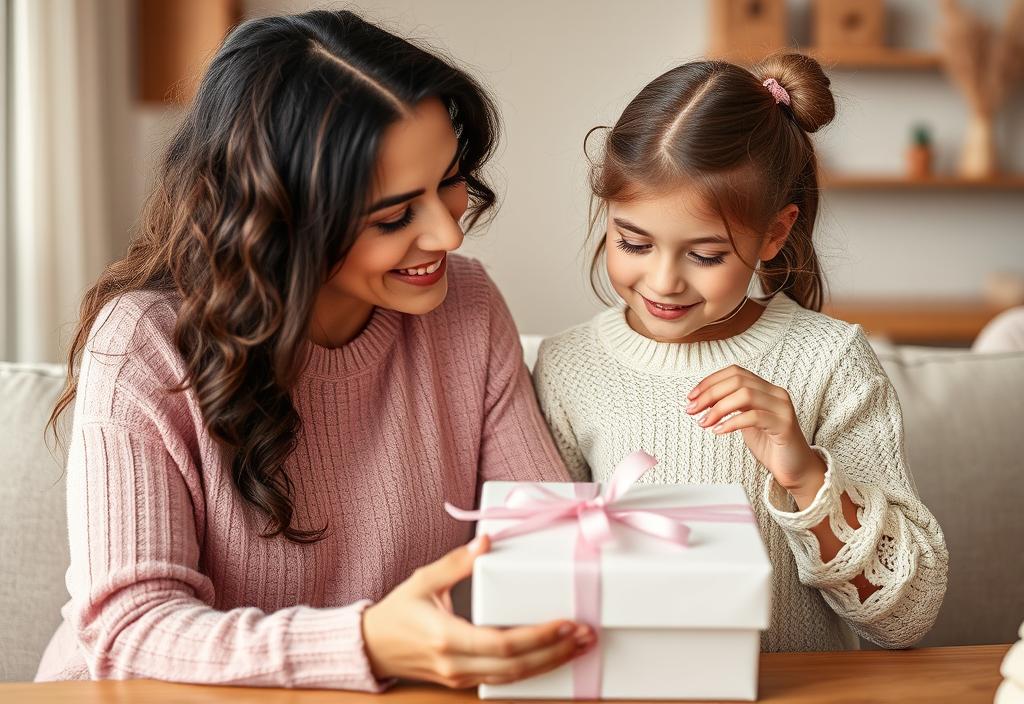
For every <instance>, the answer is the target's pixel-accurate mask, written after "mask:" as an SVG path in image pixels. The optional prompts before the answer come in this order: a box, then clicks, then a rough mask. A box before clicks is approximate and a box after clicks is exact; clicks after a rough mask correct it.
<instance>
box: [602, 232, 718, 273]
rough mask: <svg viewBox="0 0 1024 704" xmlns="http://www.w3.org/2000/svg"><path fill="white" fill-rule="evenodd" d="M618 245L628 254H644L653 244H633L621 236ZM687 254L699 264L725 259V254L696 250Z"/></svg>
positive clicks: (706, 264)
mask: <svg viewBox="0 0 1024 704" xmlns="http://www.w3.org/2000/svg"><path fill="white" fill-rule="evenodd" d="M616 246H617V247H618V248H619V249H621V250H622V251H623V252H626V253H627V254H643V253H644V252H646V251H648V250H649V249H650V248H651V245H649V244H633V243H632V242H627V241H626V240H624V239H623V238H621V237H620V238H619V239H618V241H617V242H616ZM687 256H688V257H689V258H690V261H692V262H693V263H694V264H696V265H697V266H714V265H716V264H721V263H722V262H723V261H724V260H725V254H714V255H711V256H703V255H700V254H697V253H696V252H690V253H689V254H688V255H687Z"/></svg>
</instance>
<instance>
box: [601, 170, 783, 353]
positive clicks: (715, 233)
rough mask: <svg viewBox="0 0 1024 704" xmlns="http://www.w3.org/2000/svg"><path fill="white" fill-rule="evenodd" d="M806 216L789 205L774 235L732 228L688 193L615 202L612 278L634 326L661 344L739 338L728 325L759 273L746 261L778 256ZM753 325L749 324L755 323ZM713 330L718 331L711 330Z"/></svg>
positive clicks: (609, 243) (611, 208)
mask: <svg viewBox="0 0 1024 704" xmlns="http://www.w3.org/2000/svg"><path fill="white" fill-rule="evenodd" d="M797 214H798V210H797V207H796V206H795V205H787V206H786V207H785V208H784V209H783V210H782V211H781V212H780V213H779V218H778V220H777V221H776V222H775V223H774V224H773V225H772V227H771V228H770V230H769V232H768V233H767V235H766V236H762V235H760V234H757V233H752V232H749V231H748V230H746V229H745V228H740V227H737V226H736V225H732V224H731V223H730V225H731V227H732V231H733V236H734V238H735V241H736V247H737V248H738V251H739V254H740V255H742V259H741V257H740V256H738V254H737V251H736V250H734V249H733V246H732V244H731V243H730V242H729V236H728V234H727V233H726V230H725V225H724V224H723V223H722V221H721V219H720V218H719V217H718V216H717V215H715V214H713V213H712V212H711V211H710V210H709V209H708V208H706V207H705V206H704V204H703V203H702V202H701V201H700V200H699V199H698V198H697V196H696V195H695V193H694V191H693V189H690V188H680V189H677V190H674V191H671V192H668V193H665V194H659V195H650V196H644V197H642V198H638V199H635V200H630V201H628V202H623V201H610V202H609V203H608V231H607V234H606V240H605V245H606V252H607V267H608V278H609V279H610V280H611V284H612V287H613V288H614V289H615V292H616V293H617V294H618V295H619V296H620V297H621V298H622V299H623V300H624V301H625V302H626V305H627V306H628V307H627V310H626V320H627V322H628V323H629V325H630V327H632V328H633V329H634V330H636V331H637V332H639V333H640V334H642V335H644V336H645V337H649V338H651V339H652V340H657V341H659V342H695V341H697V340H704V339H724V338H726V337H731V336H732V335H734V334H738V333H739V332H741V331H742V330H734V329H733V326H730V325H729V322H728V321H723V322H722V323H720V324H718V325H716V324H715V323H716V322H717V321H719V320H721V319H722V318H726V317H728V316H730V314H731V313H732V312H733V311H734V310H736V308H737V307H738V306H739V305H740V304H741V303H743V298H744V296H745V295H746V294H747V288H748V286H749V284H750V280H751V277H752V275H753V272H752V271H751V269H750V267H748V266H747V264H745V263H744V261H746V262H750V263H751V264H753V263H754V262H755V261H757V260H768V259H771V258H773V257H774V256H775V255H776V254H778V252H779V250H780V249H781V248H782V245H783V244H784V242H785V239H786V236H787V235H788V234H789V230H790V228H791V227H792V225H793V222H794V221H795V220H796V216H797ZM747 324H749V321H748V323H747ZM708 326H713V327H708Z"/></svg>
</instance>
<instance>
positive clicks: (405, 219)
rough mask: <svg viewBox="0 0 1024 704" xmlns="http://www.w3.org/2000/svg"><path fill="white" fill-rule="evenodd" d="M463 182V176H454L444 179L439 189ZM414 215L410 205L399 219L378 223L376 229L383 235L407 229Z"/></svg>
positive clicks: (464, 179)
mask: <svg viewBox="0 0 1024 704" xmlns="http://www.w3.org/2000/svg"><path fill="white" fill-rule="evenodd" d="M465 181H466V177H465V176H463V175H462V174H455V175H454V176H452V177H450V178H446V179H445V180H444V181H441V184H440V188H454V187H455V186H458V185H459V184H461V183H465ZM415 215H416V213H415V211H413V209H412V206H411V205H410V206H409V207H407V208H406V209H405V210H404V211H403V212H402V215H401V217H399V218H398V219H397V220H386V221H383V222H378V223H377V229H379V230H380V231H381V232H384V233H390V232H398V231H399V230H401V229H402V228H403V227H407V226H408V225H409V223H411V222H412V219H413V217H415Z"/></svg>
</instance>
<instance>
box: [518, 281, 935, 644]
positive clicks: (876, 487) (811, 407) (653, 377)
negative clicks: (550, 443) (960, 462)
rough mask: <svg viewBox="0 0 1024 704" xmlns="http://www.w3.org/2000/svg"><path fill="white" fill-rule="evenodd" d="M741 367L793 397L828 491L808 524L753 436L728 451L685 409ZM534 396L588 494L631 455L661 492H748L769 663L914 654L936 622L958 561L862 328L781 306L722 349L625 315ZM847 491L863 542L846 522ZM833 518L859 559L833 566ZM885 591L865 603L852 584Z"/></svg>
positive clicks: (546, 357) (552, 366) (558, 345)
mask: <svg viewBox="0 0 1024 704" xmlns="http://www.w3.org/2000/svg"><path fill="white" fill-rule="evenodd" d="M730 364H737V365H740V366H742V367H744V368H746V369H748V370H750V371H751V372H753V373H755V374H757V375H759V376H761V377H762V378H764V379H766V380H767V381H769V382H771V383H773V384H776V385H778V386H781V387H782V388H784V389H786V390H787V391H788V392H789V394H790V397H791V398H792V401H793V405H794V407H795V409H796V412H797V417H798V418H799V421H800V426H801V428H803V431H804V435H805V437H806V438H807V441H808V443H809V444H811V446H812V447H813V448H814V449H815V450H817V451H818V452H819V453H820V454H821V455H822V457H823V459H824V460H825V462H826V464H827V467H828V471H827V473H826V476H825V484H824V486H823V487H822V489H821V490H820V491H819V492H818V494H817V496H816V497H815V499H814V501H813V503H812V504H811V505H810V506H808V507H807V508H806V509H804V510H803V511H796V505H795V503H794V502H793V499H792V497H791V496H790V495H789V494H788V493H787V492H786V491H785V490H784V489H782V487H781V486H779V485H778V484H777V483H776V482H775V481H774V479H773V478H772V476H771V473H770V472H768V470H767V469H766V468H765V467H764V466H763V465H761V464H760V463H759V462H757V460H755V459H754V457H753V455H752V454H751V453H750V451H749V450H748V449H747V447H746V445H745V444H744V443H743V438H742V436H741V434H740V433H729V434H727V435H723V436H716V435H715V434H713V433H711V432H710V431H709V430H706V429H704V428H701V427H700V426H699V425H697V422H696V420H695V418H693V417H691V416H689V415H687V414H686V412H685V411H684V410H683V409H684V406H685V405H686V394H687V392H689V391H690V389H692V388H693V387H694V386H695V385H696V384H697V383H698V382H699V381H701V379H703V378H704V377H705V376H707V375H708V374H711V373H712V372H714V371H717V370H719V369H721V368H723V367H726V366H728V365H730ZM534 385H535V386H536V388H537V394H538V397H539V399H540V403H541V409H542V410H543V412H544V415H545V416H546V418H547V420H548V424H549V425H550V426H551V429H552V432H553V434H554V437H555V443H556V445H557V446H558V448H559V451H560V452H561V454H562V457H563V459H564V460H565V462H566V465H567V467H568V468H569V472H570V473H571V474H572V475H573V477H574V478H575V480H576V481H589V480H591V479H593V480H595V481H606V480H607V479H608V477H609V475H610V474H611V472H612V471H613V469H614V468H615V466H616V464H617V463H618V462H619V461H620V460H621V459H622V458H623V457H625V456H626V455H627V454H628V453H630V452H632V451H634V450H637V449H643V450H646V451H647V452H649V453H651V454H652V455H654V456H655V457H657V458H658V459H659V460H660V462H659V464H658V465H657V466H656V467H655V468H654V469H653V470H651V472H649V473H648V475H647V476H645V477H644V478H643V479H642V480H641V481H642V482H646V483H734V482H738V483H740V484H742V485H743V486H744V487H745V488H746V490H747V494H748V496H749V497H750V499H751V503H752V504H753V506H754V511H755V513H756V515H757V522H758V525H759V527H760V531H761V536H762V538H763V539H764V542H765V547H766V548H767V550H768V555H769V557H770V559H771V561H772V566H773V568H774V575H773V594H772V604H773V608H772V622H771V626H770V628H769V629H768V630H767V631H766V632H765V633H764V634H763V636H762V641H761V647H762V650H766V651H789V650H802V651H806V650H837V649H843V648H850V647H857V641H856V638H854V637H853V633H852V632H851V631H850V629H849V628H847V625H848V626H849V627H852V629H853V631H855V632H856V633H858V634H860V635H861V636H864V637H865V638H867V639H869V640H871V641H873V642H875V643H877V644H879V645H882V646H885V647H890V648H898V647H906V646H909V645H911V644H913V643H914V642H916V641H917V640H919V639H920V638H921V637H922V636H923V635H924V634H925V633H926V632H927V631H928V629H929V628H931V626H932V624H933V623H934V621H935V617H936V614H937V613H938V610H939V606H940V604H941V603H942V597H943V594H944V593H945V590H946V573H947V566H948V555H947V552H946V545H945V542H944V540H943V537H942V531H941V529H940V528H939V525H938V523H937V522H936V521H935V518H934V517H933V516H932V515H931V513H929V511H928V509H927V508H925V506H924V505H923V504H922V503H921V501H920V499H919V498H918V496H917V493H916V491H915V489H914V486H913V481H912V479H911V477H910V474H909V472H908V470H907V467H906V466H905V461H904V455H903V421H902V415H901V412H900V406H899V401H898V400H897V398H896V393H895V391H894V390H893V387H892V385H891V383H890V382H889V379H888V377H886V375H885V372H884V371H883V370H882V368H881V366H880V365H879V362H878V359H877V357H876V356H875V354H874V352H873V351H872V350H871V348H870V346H869V345H868V342H867V339H866V338H865V336H864V333H863V331H862V329H861V328H860V327H859V326H855V325H850V324H848V323H844V322H841V321H838V320H833V319H832V318H829V317H827V316H825V315H822V314H820V313H815V312H813V311H809V310H806V309H804V308H802V307H801V306H799V305H798V304H797V303H795V302H793V301H792V300H791V299H789V298H787V297H786V296H784V295H779V296H776V297H775V298H774V299H772V300H771V302H770V303H769V304H768V305H767V307H766V308H765V310H764V312H763V313H762V315H761V317H760V318H759V319H758V321H757V322H756V323H754V325H752V326H751V327H750V328H749V329H747V330H746V331H745V332H743V333H741V334H740V335H737V336H735V337H732V338H729V339H726V340H719V341H714V342H699V343H693V344H669V343H659V342H655V341H653V340H650V339H648V338H646V337H644V336H642V335H640V334H638V333H637V332H635V331H633V330H632V329H631V328H630V327H629V325H628V324H627V323H626V320H625V315H624V310H623V309H622V308H615V309H609V310H606V311H604V312H603V313H600V314H599V315H597V316H596V317H595V318H594V319H593V320H591V321H590V322H589V323H585V324H583V325H579V326H577V327H574V328H572V329H570V330H567V331H566V332H564V333H562V334H560V335H558V336H556V337H553V338H550V339H548V340H545V341H544V343H543V344H542V345H541V348H540V353H539V357H538V361H537V366H536V369H535V370H534ZM844 491H845V492H847V493H848V494H849V496H850V498H851V499H852V500H853V501H854V503H856V504H857V505H858V507H859V509H858V513H857V515H858V520H859V522H860V526H861V527H860V528H859V529H857V530H853V529H852V528H851V527H850V526H849V525H848V524H847V522H846V521H845V519H844V518H843V513H842V508H841V502H840V497H841V495H842V493H843V492H844ZM826 517H828V518H829V520H830V522H831V526H832V529H833V531H834V532H835V533H836V536H837V537H838V538H839V539H840V540H842V541H843V542H844V543H845V545H844V547H843V548H842V549H841V550H840V552H839V554H838V555H836V557H835V558H834V559H832V560H831V561H830V562H829V563H827V564H823V563H822V561H821V558H820V554H819V551H818V543H817V539H816V538H815V537H814V535H813V534H812V533H811V532H810V530H809V529H810V528H811V527H812V526H815V525H817V524H818V523H820V522H821V521H822V520H823V519H825V518H826ZM862 572H863V573H864V574H865V576H866V577H867V579H868V580H869V581H871V582H872V583H874V584H876V585H879V586H880V587H881V589H879V590H878V591H876V592H875V593H874V594H872V595H871V596H870V597H868V599H867V600H866V601H864V602H863V603H861V601H860V598H859V596H858V593H857V589H856V588H855V587H854V586H853V585H852V584H851V583H850V580H851V579H852V578H854V577H856V576H857V575H859V574H861V573H862Z"/></svg>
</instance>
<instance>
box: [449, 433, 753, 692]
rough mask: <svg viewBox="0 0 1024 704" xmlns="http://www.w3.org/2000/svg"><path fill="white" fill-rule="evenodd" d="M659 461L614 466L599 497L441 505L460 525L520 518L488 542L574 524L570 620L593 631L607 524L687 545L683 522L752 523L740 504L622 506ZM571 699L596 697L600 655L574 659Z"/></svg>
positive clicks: (593, 487) (639, 456)
mask: <svg viewBox="0 0 1024 704" xmlns="http://www.w3.org/2000/svg"><path fill="white" fill-rule="evenodd" d="M657 463H658V461H657V460H656V459H654V458H653V457H651V456H650V455H648V454H647V453H646V452H642V451H640V452H634V453H632V454H631V455H628V456H627V457H626V458H625V459H624V460H622V462H620V463H619V465H618V466H617V467H616V468H615V471H614V473H613V474H612V478H611V481H610V482H608V483H607V485H606V486H605V489H604V491H603V492H602V493H600V494H598V493H597V489H598V485H597V484H575V485H574V487H575V493H576V496H575V497H573V498H566V497H564V496H560V495H558V494H556V493H555V492H553V491H551V490H550V489H546V488H545V487H543V486H540V485H538V484H526V485H524V486H522V487H516V488H515V489H513V490H512V491H511V492H509V494H508V496H507V497H506V498H505V505H504V506H493V507H490V508H485V509H481V510H479V511H466V510H464V509H460V508H458V507H456V506H453V505H451V504H450V503H445V505H444V508H445V511H447V512H448V514H449V515H450V516H452V517H453V518H455V519H457V520H460V521H479V520H481V519H502V520H504V519H520V521H519V523H516V524H515V525H512V526H509V527H508V528H505V529H503V530H499V531H497V532H496V533H493V534H491V541H492V542H493V541H498V540H503V539H504V538H511V537H512V536H515V535H523V534H525V533H533V532H536V531H538V530H544V529H545V528H550V527H552V526H554V525H557V524H559V523H562V522H565V521H576V522H577V528H578V530H577V537H576V547H575V554H574V565H575V570H574V580H573V582H574V589H573V591H574V596H575V620H576V621H577V622H579V623H586V624H589V625H591V626H593V627H594V628H597V627H598V626H599V625H600V622H601V568H600V555H601V546H602V545H603V544H604V543H606V542H608V541H609V540H611V539H612V529H611V524H612V523H613V522H615V523H621V524H623V525H625V526H629V527H630V528H632V529H634V530H638V531H640V532H641V533H645V534H647V535H650V536H653V537H655V538H659V539H661V540H665V541H667V542H669V543H673V544H675V545H679V546H680V547H686V546H687V545H688V540H689V535H690V529H689V527H688V526H687V525H686V524H685V523H683V521H709V522H719V523H737V522H753V520H754V518H753V515H752V514H751V512H750V507H749V506H747V505H745V504H717V505H706V506H686V507H675V508H626V507H623V506H621V505H619V503H620V501H621V499H622V498H623V497H624V496H625V495H626V494H627V493H628V492H629V490H630V489H631V488H632V487H633V485H634V484H636V482H637V480H638V479H640V477H642V476H643V475H644V474H645V473H646V472H647V470H649V469H650V468H651V467H653V466H654V465H656V464H657ZM573 697H574V698H575V699H600V697H601V657H600V651H599V650H598V649H597V648H593V649H591V650H590V652H588V653H585V654H584V655H582V656H579V657H577V658H576V659H575V660H573Z"/></svg>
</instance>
